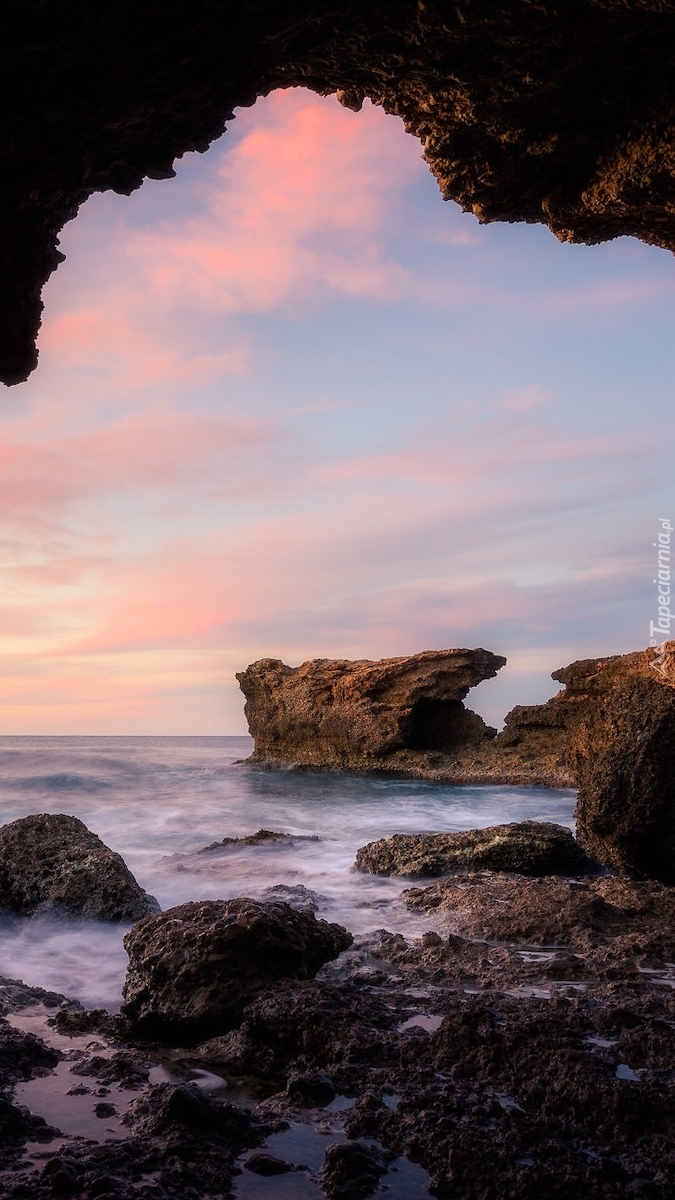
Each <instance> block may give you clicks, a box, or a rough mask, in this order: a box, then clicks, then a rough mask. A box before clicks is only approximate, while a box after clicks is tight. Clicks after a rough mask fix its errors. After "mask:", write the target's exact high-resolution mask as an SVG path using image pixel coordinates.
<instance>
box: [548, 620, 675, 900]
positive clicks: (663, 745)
mask: <svg viewBox="0 0 675 1200" xmlns="http://www.w3.org/2000/svg"><path fill="white" fill-rule="evenodd" d="M671 645H672V643H671ZM610 661H611V660H610ZM620 661H621V663H622V665H623V666H624V670H623V672H622V673H621V675H617V676H616V677H615V678H614V679H613V680H612V687H611V688H605V689H600V688H597V690H596V694H595V703H594V704H593V706H592V709H591V710H590V711H589V712H588V713H587V714H586V716H585V719H584V722H583V724H582V725H580V727H579V728H578V730H577V734H576V739H575V751H576V774H577V779H578V783H579V796H578V802H577V809H576V814H575V815H576V819H577V837H578V839H579V842H580V844H581V845H582V846H583V847H584V849H585V850H587V851H588V853H589V854H592V855H594V856H595V857H596V858H598V859H599V860H600V861H601V862H603V863H605V864H606V865H607V866H610V867H612V868H613V869H614V870H617V871H622V872H625V873H626V874H629V875H632V876H633V877H635V878H648V879H659V880H661V882H663V883H667V884H669V885H671V886H672V885H675V687H673V685H672V684H671V683H669V682H668V679H664V678H663V677H662V676H660V675H659V674H658V673H657V672H656V671H655V670H654V655H653V654H652V653H651V652H650V651H645V652H644V653H643V654H632V655H626V656H625V657H624V659H623V660H620ZM588 666H589V664H586V663H574V664H573V665H572V667H567V668H566V669H565V671H564V672H561V673H560V674H561V677H562V678H563V679H564V680H565V682H567V679H566V678H565V676H567V675H568V674H570V673H572V672H573V671H574V670H575V669H576V670H577V672H579V670H580V669H583V668H587V667H588ZM602 666H603V664H602V663H600V664H597V667H600V668H601V667H602Z"/></svg>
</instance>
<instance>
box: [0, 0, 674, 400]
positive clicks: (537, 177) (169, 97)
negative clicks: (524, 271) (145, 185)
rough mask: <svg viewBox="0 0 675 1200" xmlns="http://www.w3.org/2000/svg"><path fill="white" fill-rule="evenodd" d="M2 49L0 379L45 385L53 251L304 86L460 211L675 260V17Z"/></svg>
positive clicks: (660, 6) (189, 28)
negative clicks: (637, 246) (114, 197)
mask: <svg viewBox="0 0 675 1200" xmlns="http://www.w3.org/2000/svg"><path fill="white" fill-rule="evenodd" d="M6 7H7V21H8V27H7V36H6V37H5V38H4V39H3V40H2V45H1V47H0V78H1V79H2V87H3V104H2V106H1V108H0V145H1V146H2V152H3V175H2V186H1V187H0V230H1V231H2V233H1V237H0V277H1V278H2V281H3V283H2V290H1V291H0V331H1V332H0V378H2V379H3V380H4V381H5V382H7V383H15V382H18V381H20V380H21V379H24V378H26V376H27V374H28V373H29V372H30V371H31V370H33V369H34V367H35V364H36V361H37V355H36V351H35V348H34V341H35V335H36V333H37V329H38V327H39V322H40V310H41V302H40V291H41V288H42V286H43V284H44V282H45V280H46V279H47V277H48V276H49V274H50V272H51V271H53V270H54V269H55V268H56V267H57V265H58V263H59V262H60V261H61V259H62V257H63V256H62V255H61V253H60V251H59V249H58V234H59V231H60V230H61V228H62V227H63V225H64V224H65V222H67V221H69V220H72V218H73V217H74V216H75V214H76V213H77V210H78V208H79V206H80V205H81V204H82V203H83V202H84V201H85V200H86V199H87V197H88V196H91V195H92V194H93V193H95V192H98V191H105V190H108V189H112V190H113V191H115V192H118V193H121V194H125V195H128V194H129V193H130V192H132V191H133V190H134V189H135V188H137V187H139V186H140V185H141V183H142V182H143V179H144V178H150V179H169V178H170V177H171V176H172V175H173V174H174V170H173V162H174V160H175V158H176V157H177V156H179V155H182V154H184V153H185V151H187V150H205V149H206V147H207V146H208V145H209V143H210V142H212V141H213V140H214V139H215V138H217V137H218V136H219V135H220V134H221V133H222V131H223V129H224V127H225V123H226V121H228V120H229V119H230V117H231V114H232V111H233V109H234V108H235V107H236V106H238V105H250V104H252V103H253V102H254V101H255V99H256V96H261V95H266V94H267V93H268V92H270V91H272V90H273V89H274V88H276V87H293V86H308V87H311V88H313V89H314V90H315V91H317V92H319V93H320V94H322V95H328V94H329V93H336V94H337V97H338V99H339V100H340V101H341V103H343V104H344V105H346V106H347V107H348V108H350V109H352V110H353V111H358V110H359V109H360V108H361V105H362V104H363V101H364V99H365V98H366V97H369V98H370V99H371V100H372V101H373V102H374V103H375V104H379V105H382V107H383V108H384V109H385V110H386V111H387V112H389V113H394V114H397V115H399V116H400V117H401V118H402V119H403V121H404V123H405V127H406V129H407V130H408V131H409V132H410V133H412V134H413V135H414V136H415V137H416V138H418V139H419V140H420V142H421V143H422V144H423V146H424V154H425V158H426V160H427V162H428V164H429V166H430V169H431V170H432V171H433V173H434V175H435V176H436V179H437V180H438V183H439V187H440V189H441V192H442V194H443V196H444V197H445V198H446V199H454V200H457V201H458V202H459V203H460V204H461V205H462V207H463V208H464V209H465V210H467V211H471V212H473V213H474V214H475V215H476V217H477V218H478V219H479V220H480V221H482V222H487V221H496V220H507V221H514V220H524V221H527V222H530V223H532V222H539V223H542V224H546V225H548V226H549V228H550V229H552V230H553V232H554V233H555V234H556V236H557V237H558V238H560V239H561V241H585V242H588V243H595V242H601V241H606V240H607V239H609V238H613V237H616V236H617V235H619V234H622V233H623V234H634V235H636V236H637V237H640V238H643V239H644V240H645V241H647V242H650V243H652V244H655V245H660V246H667V247H670V248H672V247H673V246H674V245H675V215H674V214H673V206H672V194H673V181H674V179H675V152H674V151H673V146H674V145H675V125H674V117H673V113H674V112H675V104H674V94H673V93H674V86H675V85H674V82H673V81H674V79H675V72H674V71H673V65H674V57H675V56H674V54H673V44H674V33H675V11H674V10H673V7H672V5H671V4H670V3H669V0H631V2H630V3H628V2H627V0H577V2H576V3H574V4H562V5H557V6H553V5H547V4H538V5H532V4H525V5H513V4H494V3H491V2H490V0H472V3H471V4H468V3H463V4H460V5H455V4H439V3H434V2H432V0H425V2H424V3H421V2H420V3H409V2H402V0H387V2H386V3H384V0H362V3H360V4H358V5H336V4H330V3H325V2H324V0H321V2H317V0H311V2H310V0H279V2H278V3H274V4H255V5H253V4H234V3H227V0H222V2H218V3H216V2H215V0H208V2H206V0H195V2H194V3H191V4H186V3H176V4H172V5H170V6H168V7H167V6H165V7H164V8H163V9H162V12H161V21H159V19H158V9H157V6H156V5H155V4H150V3H149V2H148V0H137V2H135V3H133V4H131V3H126V4H125V3H120V4H117V5H115V8H114V11H113V10H108V9H106V8H105V7H99V8H96V9H93V8H92V6H91V5H89V6H84V5H82V4H80V3H76V2H75V0H73V2H72V3H71V4H69V5H66V6H64V5H49V4H45V3H44V0H20V2H19V0H8V4H7V5H6Z"/></svg>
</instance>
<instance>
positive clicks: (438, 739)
mask: <svg viewBox="0 0 675 1200" xmlns="http://www.w3.org/2000/svg"><path fill="white" fill-rule="evenodd" d="M496 732H497V731H496V730H495V729H493V728H492V727H491V726H488V725H485V723H484V721H483V719H482V717H479V716H478V714H477V713H474V712H471V709H468V708H465V707H464V705H463V703H462V701H461V700H439V699H426V698H424V697H422V698H420V699H419V700H416V701H415V703H414V704H413V706H412V708H411V710H410V718H409V725H408V733H407V744H406V749H408V750H415V751H418V752H429V751H432V752H433V751H436V752H437V753H443V754H450V753H452V752H453V751H454V750H456V749H457V748H458V747H460V746H461V747H463V748H465V747H466V745H467V743H468V744H472V743H477V742H482V741H484V740H485V739H486V738H492V737H494V736H495V734H496Z"/></svg>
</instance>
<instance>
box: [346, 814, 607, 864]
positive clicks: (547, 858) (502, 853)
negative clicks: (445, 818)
mask: <svg viewBox="0 0 675 1200" xmlns="http://www.w3.org/2000/svg"><path fill="white" fill-rule="evenodd" d="M356 866H357V867H358V868H359V870H360V871H369V872H370V873H371V874H373V875H422V876H424V875H446V874H448V872H451V871H460V870H464V871H466V870H475V871H480V870H487V871H513V872H518V873H520V874H522V875H576V874H579V873H582V874H585V873H587V872H589V871H591V872H592V871H594V870H597V864H595V863H593V862H592V861H591V860H590V859H589V858H588V857H587V856H586V855H585V854H584V852H583V850H582V849H581V847H580V846H579V845H578V843H577V842H576V841H575V839H574V836H573V835H572V833H571V831H570V830H569V829H566V828H565V827H564V826H563V825H554V824H552V823H551V822H549V821H514V822H512V823H511V824H509V825H491V826H489V827H488V828H487V829H467V830H462V831H461V832H459V833H397V834H394V836H393V837H389V838H382V839H381V840H380V841H378V842H369V843H368V845H367V846H362V847H361V848H360V849H359V850H358V851H357V853H356Z"/></svg>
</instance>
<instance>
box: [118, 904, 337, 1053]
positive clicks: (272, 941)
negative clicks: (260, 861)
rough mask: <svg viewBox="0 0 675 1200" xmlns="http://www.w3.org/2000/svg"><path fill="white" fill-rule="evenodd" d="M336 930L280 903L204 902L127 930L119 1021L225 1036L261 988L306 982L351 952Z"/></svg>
mask: <svg viewBox="0 0 675 1200" xmlns="http://www.w3.org/2000/svg"><path fill="white" fill-rule="evenodd" d="M351 941H352V936H351V934H350V933H348V932H347V930H346V929H344V928H343V927H342V926H341V925H329V924H328V923H327V922H326V921H320V920H317V918H316V917H315V916H314V913H313V912H310V911H309V910H308V909H302V910H300V911H297V910H295V909H292V908H291V907H290V905H288V904H284V903H281V902H276V903H261V902H258V901H255V900H250V899H248V898H246V897H241V898H238V899H236V900H204V901H199V902H192V903H188V904H181V905H179V906H178V907H177V908H171V909H169V910H168V911H167V912H165V913H162V914H161V915H160V916H156V917H146V918H145V919H144V920H142V921H139V922H138V924H136V925H134V927H133V929H131V930H130V931H129V933H128V934H127V935H126V937H125V940H124V945H125V947H126V950H127V952H128V954H129V970H128V973H127V978H126V982H125V985H124V998H125V1000H124V1004H123V1006H122V1011H123V1013H124V1014H125V1015H126V1016H127V1017H128V1018H130V1019H131V1020H132V1021H133V1022H135V1024H137V1025H139V1026H141V1027H142V1028H143V1029H145V1030H146V1031H152V1030H158V1031H163V1030H164V1031H174V1032H178V1031H180V1032H181V1033H182V1034H184V1035H189V1034H194V1033H196V1032H200V1033H202V1034H203V1033H204V1032H205V1031H209V1030H210V1031H213V1032H217V1031H218V1030H222V1029H227V1028H229V1027H231V1026H232V1025H234V1024H236V1023H237V1022H238V1021H239V1020H240V1019H241V1014H242V1012H243V1010H244V1007H245V1006H246V1005H247V1004H249V1003H250V1002H251V1000H252V999H253V998H254V997H255V996H256V995H258V993H259V992H261V991H262V990H263V989H264V988H265V987H266V986H268V985H269V984H271V983H272V982H274V981H276V980H280V979H288V978H296V979H310V978H312V977H313V976H314V975H315V974H316V972H317V971H318V969H319V967H320V966H322V964H323V963H325V962H327V961H329V960H330V959H332V958H336V957H337V956H338V954H340V952H341V951H342V950H345V949H347V947H348V946H349V945H351Z"/></svg>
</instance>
